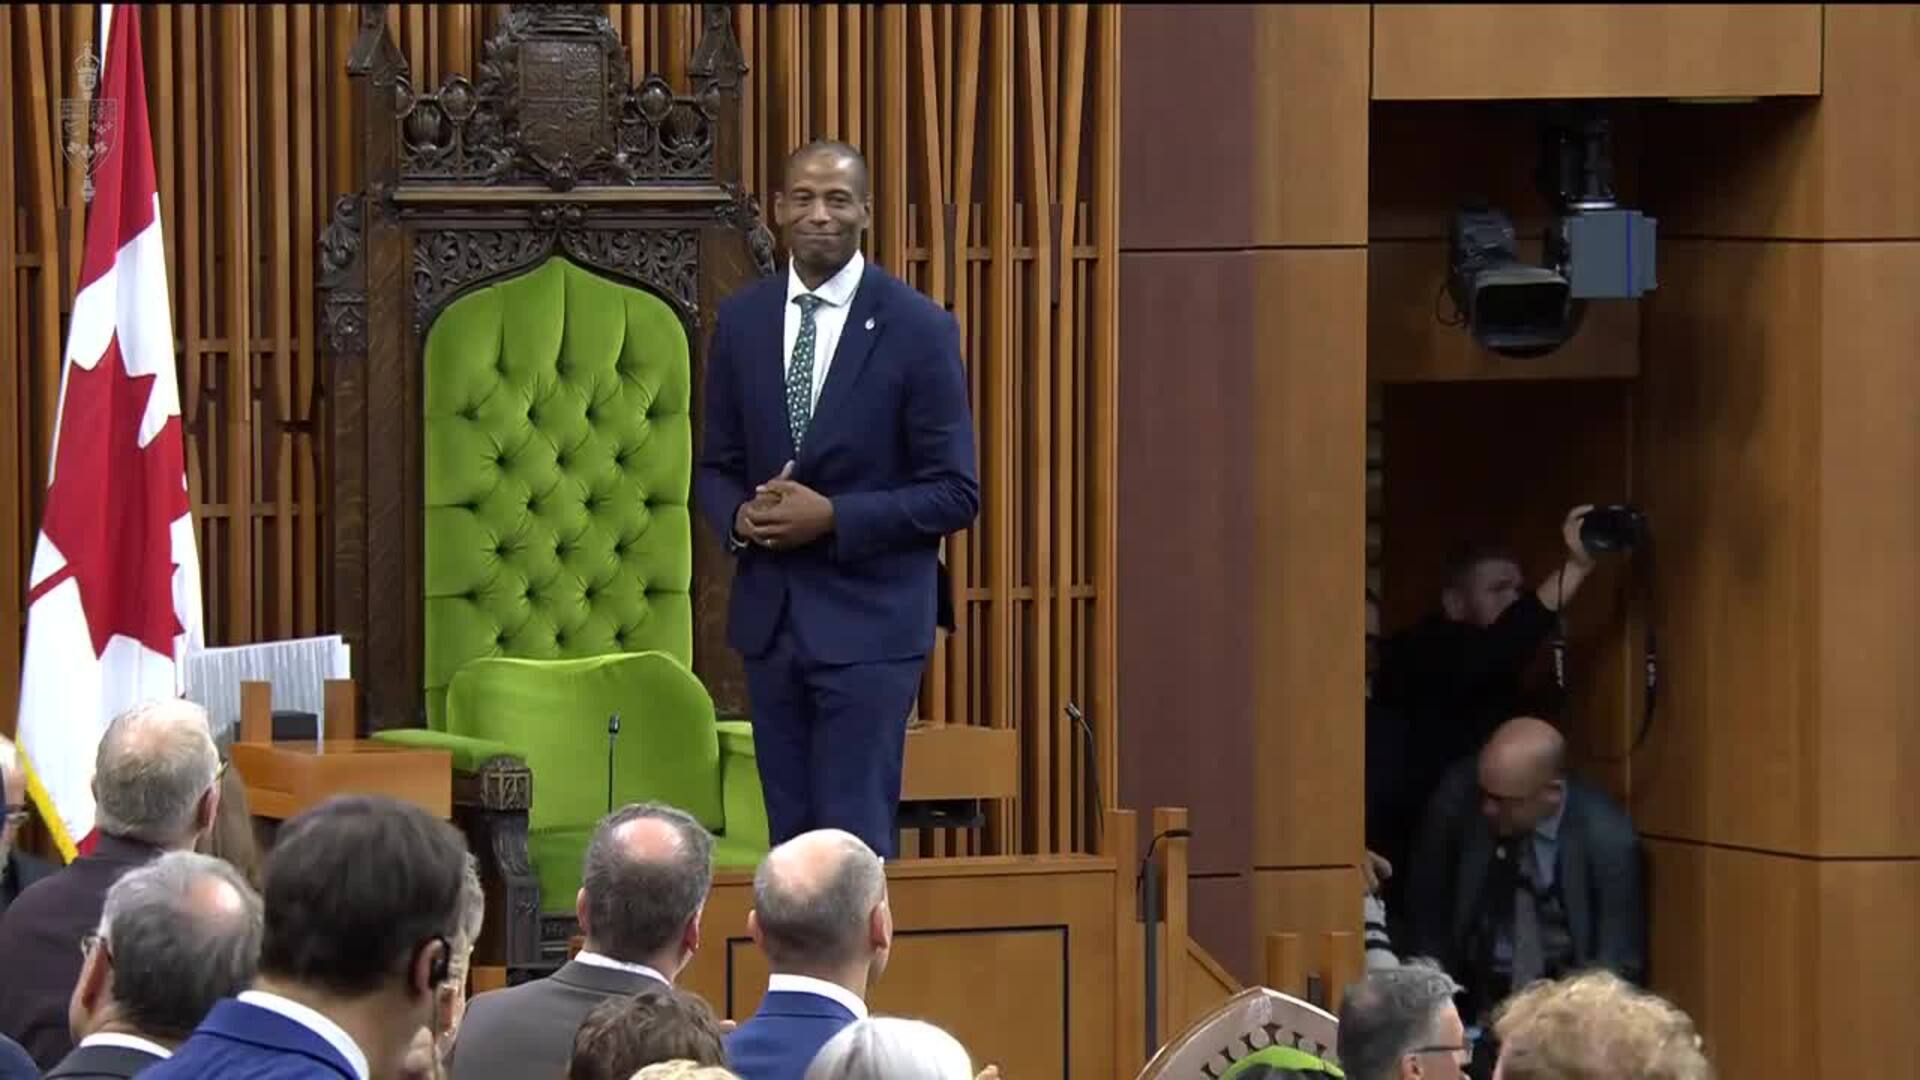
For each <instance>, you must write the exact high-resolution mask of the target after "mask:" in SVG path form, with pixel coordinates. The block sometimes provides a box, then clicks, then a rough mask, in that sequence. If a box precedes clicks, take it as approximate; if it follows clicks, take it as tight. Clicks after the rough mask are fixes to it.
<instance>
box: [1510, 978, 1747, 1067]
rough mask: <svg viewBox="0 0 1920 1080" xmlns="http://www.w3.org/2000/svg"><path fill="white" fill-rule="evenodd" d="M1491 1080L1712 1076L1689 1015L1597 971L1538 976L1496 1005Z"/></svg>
mask: <svg viewBox="0 0 1920 1080" xmlns="http://www.w3.org/2000/svg"><path fill="white" fill-rule="evenodd" d="M1493 1030H1494V1034H1495V1036H1496V1037H1497V1038H1498V1039H1499V1042H1500V1061H1499V1064H1498V1065H1497V1066H1496V1068H1495V1069H1494V1077H1495V1080H1711V1078H1712V1076H1713V1067H1712V1066H1711V1065H1709V1064H1708V1063H1707V1057H1706V1054H1704V1053H1703V1052H1701V1049H1700V1036H1699V1034H1698V1033H1697V1032H1695V1030H1694V1027H1693V1021H1692V1020H1690V1019H1688V1018H1687V1014H1686V1013H1683V1012H1681V1011H1680V1010H1679V1009H1677V1008H1675V1007H1674V1006H1672V1005H1671V1004H1669V1003H1667V1002H1666V1001H1664V1000H1662V999H1661V998H1658V997H1655V996H1654V995H1652V994H1649V993H1646V992H1645V991H1642V990H1637V989H1635V988H1634V987H1632V986H1630V985H1629V984H1627V983H1626V982H1625V981H1624V980H1622V979H1621V978H1620V977H1619V976H1617V975H1613V974H1611V973H1609V972H1604V971H1598V972H1590V973H1587V974H1582V975H1574V976H1571V977H1568V978H1565V979H1560V980H1557V981H1554V982H1538V983H1534V984H1533V985H1532V986H1529V987H1527V988H1526V989H1525V990H1522V991H1520V992H1519V993H1518V994H1515V995H1514V996H1513V997H1512V998H1510V999H1508V1000H1507V1003H1506V1004H1505V1005H1503V1006H1501V1008H1500V1011H1499V1013H1498V1014H1497V1015H1496V1016H1495V1018H1494V1022H1493Z"/></svg>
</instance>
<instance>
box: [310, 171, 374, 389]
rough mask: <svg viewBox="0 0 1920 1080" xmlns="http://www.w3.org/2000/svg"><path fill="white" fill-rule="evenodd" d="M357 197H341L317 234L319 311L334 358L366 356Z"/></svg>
mask: <svg viewBox="0 0 1920 1080" xmlns="http://www.w3.org/2000/svg"><path fill="white" fill-rule="evenodd" d="M360 239H361V235H360V196H358V195H342V196H340V198H339V199H338V200H336V201H335V202H334V204H333V218H332V220H330V221H328V222H327V228H326V231H324V232H322V233H321V234H320V289H321V291H322V292H323V293H324V294H325V296H326V302H325V304H324V305H323V307H322V310H321V323H322V325H323V326H324V327H325V329H324V331H323V333H324V334H325V335H326V345H327V351H328V352H329V353H331V354H333V355H334V356H337V357H343V358H344V357H349V356H365V355H366V354H367V282H366V270H365V267H364V266H362V265H361V261H360Z"/></svg>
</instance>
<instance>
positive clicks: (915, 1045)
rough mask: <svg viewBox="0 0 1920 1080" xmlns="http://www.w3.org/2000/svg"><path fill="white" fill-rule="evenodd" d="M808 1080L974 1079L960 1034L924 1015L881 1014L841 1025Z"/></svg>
mask: <svg viewBox="0 0 1920 1080" xmlns="http://www.w3.org/2000/svg"><path fill="white" fill-rule="evenodd" d="M806 1080H974V1077H973V1061H972V1059H971V1058H969V1057H968V1056H967V1050H966V1047H964V1046H961V1045H960V1040H958V1039H956V1038H954V1037H953V1036H951V1035H949V1034H947V1033H946V1032H945V1031H942V1030H940V1029H939V1028H937V1027H935V1026H933V1025H932V1024H929V1023H927V1022H925V1021H923V1020H905V1019H902V1018H900V1017H897V1016H877V1017H873V1018H871V1019H867V1020H860V1021H856V1022H854V1023H852V1024H849V1025H848V1026H846V1027H844V1028H841V1029H840V1033H839V1034H838V1035H835V1036H834V1037H833V1038H831V1039H829V1040H828V1041H827V1044H826V1045H825V1046H822V1047H821V1048H820V1052H819V1053H818V1054H817V1055H815V1056H814V1059H813V1064H812V1065H810V1066H808V1068H807V1077H806Z"/></svg>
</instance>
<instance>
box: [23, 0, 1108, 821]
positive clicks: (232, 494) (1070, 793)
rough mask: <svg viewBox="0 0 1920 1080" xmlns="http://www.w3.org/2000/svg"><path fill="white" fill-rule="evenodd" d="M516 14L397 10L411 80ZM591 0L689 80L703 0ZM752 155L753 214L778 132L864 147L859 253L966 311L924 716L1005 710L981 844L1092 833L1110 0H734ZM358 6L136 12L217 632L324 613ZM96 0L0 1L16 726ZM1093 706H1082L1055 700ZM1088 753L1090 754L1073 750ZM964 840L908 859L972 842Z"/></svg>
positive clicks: (782, 149)
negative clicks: (338, 276) (953, 525)
mask: <svg viewBox="0 0 1920 1080" xmlns="http://www.w3.org/2000/svg"><path fill="white" fill-rule="evenodd" d="M505 10H506V5H498V4H435V5H395V6H392V7H389V8H388V12H387V18H388V20H389V25H390V27H392V28H393V30H394V31H395V33H396V37H397V39H398V40H399V42H400V46H401V50H402V52H403V53H404V54H405V56H406V58H407V61H408V64H409V68H410V70H411V71H412V72H413V73H414V76H415V81H416V83H417V84H418V85H421V86H438V85H439V83H440V80H441V79H442V78H443V77H444V76H445V75H447V74H449V73H452V72H455V71H468V72H471V71H473V70H474V69H475V68H476V66H477V64H478V61H479V60H480V59H481V58H482V54H481V42H482V41H483V40H484V39H485V37H486V36H487V35H488V34H490V33H491V32H492V31H493V30H494V29H495V27H496V25H497V23H498V20H499V18H500V17H501V15H502V14H503V13H504V12H505ZM607 10H608V11H609V14H610V16H611V18H612V20H613V22H614V25H615V27H616V28H617V29H618V30H619V32H620V33H621V35H622V37H623V39H624V41H625V43H626V44H627V46H628V48H629V49H630V51H631V54H632V62H633V66H634V67H635V68H636V69H637V70H643V71H658V72H660V73H661V74H662V75H663V76H664V77H665V78H666V79H667V80H668V82H669V83H670V84H671V85H672V86H673V87H674V89H676V90H677V91H681V92H684V91H685V90H686V89H687V87H688V86H689V77H688V71H687V58H688V56H689V50H690V47H691V43H692V41H693V40H694V39H695V37H696V36H697V32H698V29H699V27H698V22H697V18H696V14H697V13H696V8H695V6H694V5H690V4H614V5H609V6H608V8H607ZM733 15H734V25H735V28H736V31H737V33H738V36H739V40H740V44H741V47H742V49H743V51H744V53H745V59H746V63H747V67H748V72H747V74H746V76H745V79H744V81H743V83H742V87H741V92H742V97H743V105H742V131H743V139H742V144H741V146H740V160H741V176H742V179H743V183H744V186H745V187H746V189H747V190H748V191H749V192H750V193H752V194H754V195H756V196H758V197H759V198H760V200H761V203H762V205H763V206H765V205H766V204H767V197H768V195H769V193H770V187H771V185H772V184H773V183H774V182H776V181H777V177H778V173H779V169H780V165H781V163H782V161H783V159H784V155H785V153H786V151H787V150H788V149H789V148H790V147H792V146H793V145H795V144H796V143H798V142H800V141H803V140H804V139H806V138H810V137H816V136H819V137H837V138H843V139H848V140H851V141H853V142H855V143H857V144H859V145H861V146H862V147H863V148H864V149H865V150H866V151H867V152H868V155H869V157H870V159H871V163H872V166H873V176H874V209H875V216H874V229H873V232H872V234H871V236H870V238H869V254H870V255H871V256H873V257H875V258H877V259H878V260H879V261H880V262H881V263H882V264H883V265H885V266H887V267H888V268H889V269H891V270H893V271H895V272H896V273H898V274H899V275H900V276H902V277H903V278H905V279H906V280H908V281H909V282H911V283H913V284H914V285H915V286H916V287H918V288H920V289H922V290H923V291H925V292H927V293H928V294H929V295H931V296H933V297H935V298H936V299H937V300H939V301H941V302H942V303H944V304H945V305H947V306H948V307H949V308H950V309H951V310H952V311H953V312H954V314H955V315H956V316H957V317H958V318H959V320H960V325H961V332H962V334H963V336H964V348H965V355H966V358H967V361H968V365H969V369H970V373H971V381H972V392H973V404H974V413H975V420H976V424H977V425H978V430H979V434H980V440H979V444H980V458H981V461H980V464H981V476H982V480H983V509H982V514H981V517H980V519H979V521H978V522H977V523H976V526H975V528H973V529H972V530H970V531H968V532H967V533H964V534H961V535H959V536H957V537H955V538H953V540H951V541H950V542H949V545H948V552H947V558H948V563H949V566H950V567H951V568H952V570H953V573H954V580H955V586H956V590H957V593H958V595H957V600H958V605H957V612H956V614H957V617H958V632H957V633H955V634H953V635H951V636H948V637H945V638H943V640H942V643H941V645H940V646H939V647H938V649H937V650H936V653H935V655H934V657H933V660H932V663H931V664H930V667H929V672H928V677H927V685H926V688H925V691H924V692H923V694H922V697H921V703H920V711H921V713H922V715H923V716H924V717H925V718H926V719H928V720H931V721H935V722H946V723H964V724H982V725H989V726H994V727H1003V728H1015V729H1018V730H1019V731H1020V732H1021V738H1022V743H1023V745H1022V760H1023V769H1024V773H1023V777H1022V786H1021V795H1020V796H1019V797H1018V798H1017V799H1014V800H1008V801H1007V802H1006V803H1005V804H1004V805H1002V806H1000V807H998V808H996V812H995V813H994V815H993V816H992V819H991V821H990V824H989V829H988V831H987V835H986V836H985V837H984V838H983V841H984V842H985V843H987V844H990V845H993V846H995V847H1000V848H1004V849H1009V850H1016V851H1018V850H1025V851H1036V852H1048V851H1062V850H1084V849H1088V848H1092V847H1094V846H1096V842H1097V841H1098V839H1099V836H1098V829H1097V828H1095V827H1094V825H1095V822H1094V821H1092V820H1091V819H1090V818H1089V817H1088V815H1087V814H1086V813H1085V811H1084V810H1083V809H1082V807H1084V806H1086V805H1087V804H1088V803H1089V801H1090V800H1088V799H1087V798H1086V796H1087V794H1088V787H1089V785H1088V783H1087V780H1088V779H1089V777H1097V778H1098V787H1099V789H1100V791H1101V792H1102V793H1104V795H1105V796H1106V797H1107V798H1109V799H1110V798H1111V797H1112V796H1113V794H1114V793H1115V792H1116V790H1117V787H1118V781H1117V774H1116V771H1115V770H1116V726H1115V716H1114V691H1113V686H1114V664H1113V651H1114V623H1113V603H1112V601H1113V596H1114V588H1113V580H1114V579H1113V572H1114V544H1115V540H1114V535H1115V533H1114V524H1113V523H1114V495H1115V491H1114V473H1113V462H1114V447H1115V439H1116V431H1115V419H1114V418H1115V407H1114V403H1115V401H1116V400H1117V399H1116V396H1115V394H1116V391H1115V359H1114V358H1115V311H1116V307H1115V297H1116V294H1117V278H1116V276H1115V273H1116V264H1115V256H1114V251H1115V241H1116V235H1115V230H1116V221H1117V218H1116V214H1117V210H1118V200H1117V191H1118V187H1117V182H1118V174H1117V169H1116V167H1115V164H1114V163H1115V160H1116V154H1117V147H1118V135H1119V133H1118V127H1117V119H1118V109H1119V83H1118V75H1119V72H1118V60H1119V55H1118V32H1119V26H1120V18H1121V12H1120V9H1119V8H1118V7H1115V6H1104V5H1103V6H1092V5H1065V6H1058V7H1045V8H1041V7H1025V6H1017V5H1010V4H1007V5H993V6H982V5H964V6H947V5H932V4H926V5H846V6H836V7H818V8H807V7H800V6H784V5H783V6H774V5H735V6H734V8H733ZM359 17H360V16H359V10H358V8H357V6H356V5H334V6H306V5H295V4H258V5H230V6H210V5H154V6H148V7H146V8H144V9H143V11H142V28H143V33H144V34H145V43H146V57H147V76H148V82H149V99H150V101H151V103H152V104H151V111H152V123H153V129H154V130H153V137H154V151H155V164H156V169H157V172H158V175H159V186H160V203H161V217H162V222H163V225H164V229H165V232H166V238H167V254H168V262H167V265H168V275H169V284H170V287H171V290H172V300H173V309H174V328H175V335H176V338H177V341H178V351H179V352H178V355H179V363H180V379H181V388H182V393H181V401H182V408H183V410H184V413H185V423H186V429H187V469H188V487H189V490H190V492H191V494H192V498H193V508H194V519H195V523H196V526H197V532H198V536H199V541H200V553H201V560H202V563H203V566H204V568H205V570H204V575H203V576H204V580H205V583H206V595H205V605H206V626H207V633H208V637H209V640H210V642H211V643H214V644H223V645H224V644H239V643H245V642H251V641H261V640H273V639H278V638H285V637H292V636H299V635H305V634H313V633H319V632H324V631H327V630H330V629H331V628H332V627H333V626H334V618H335V615H334V613H333V612H332V611H330V610H329V608H328V600H327V597H328V595H329V590H330V586H329V583H328V581H327V577H326V564H327V563H328V561H329V554H330V553H329V551H328V541H327V537H328V536H329V529H330V524H329V521H330V513H331V509H332V508H331V506H330V504H329V500H328V498H327V496H326V494H325V492H326V489H327V484H328V476H329V470H330V468H331V467H332V463H331V462H330V461H329V460H328V459H327V457H326V453H325V448H324V446H323V444H324V441H325V440H324V438H323V434H324V432H325V431H326V427H327V423H328V416H329V409H330V403H331V400H332V398H331V391H332V388H331V387H330V386H329V385H328V384H327V379H326V371H325V369H324V367H323V366H322V364H321V363H320V360H319V353H318V351H317V349H316V341H315V338H316V329H317V328H319V327H320V325H321V324H320V319H321V312H319V311H318V310H317V307H316V291H315V285H316V277H317V274H318V264H319V248H320V234H321V230H322V228H323V226H324V225H325V223H326V217H327V213H328V210H329V209H330V208H331V207H332V205H333V203H334V202H335V200H336V199H337V198H338V197H339V196H340V195H342V194H345V193H346V192H348V191H349V190H351V189H352V188H353V186H354V178H355V176H356V175H357V169H358V167H359V158H358V156H357V155H358V153H359V150H358V147H357V146H356V143H355V139H354V123H353V116H352V107H351V101H350V93H349V84H348V81H347V78H346V62H347V53H348V50H349V48H350V46H351V44H352V41H353V37H354V34H355V30H356V27H357V25H358V20H359ZM97 32H98V31H97V26H96V25H95V18H94V9H93V7H92V6H91V5H71V6H61V5H51V4H22V5H13V6H10V7H8V8H6V9H5V10H4V11H0V61H3V62H0V71H3V72H4V73H3V74H0V80H4V83H3V84H0V85H4V86H5V91H6V96H5V105H4V107H0V160H4V161H5V162H6V163H7V164H6V166H5V167H3V168H0V204H4V205H7V206H10V207H13V208H14V212H13V213H11V214H8V215H5V217H4V220H0V327H4V333H0V423H4V424H5V427H6V430H7V432H8V433H9V434H8V435H7V436H6V438H7V439H8V440H10V441H9V442H8V443H7V448H8V453H6V454H5V455H0V568H3V569H0V730H11V726H12V724H13V715H14V699H15V693H16V691H17V687H18V667H19V655H20V646H21V640H22V632H23V627H24V609H25V595H24V582H25V580H26V571H27V561H28V560H29V559H30V558H31V554H32V544H33V536H34V532H35V530H36V529H37V527H38V520H39V510H40V506H41V501H42V495H41V492H42V491H43V489H44V486H45V483H46V470H47V461H48V458H47V454H48V446H49V443H50V440H51V436H52V425H53V417H54V410H55V405H56V400H57V394H58V388H59V376H60V357H61V351H62V348H63V345H64V341H63V339H64V334H65V321H66V317H67V311H68V308H69V306H70V304H71V300H72V293H73V287H74V283H75V275H76V273H77V270H78V266H79V251H80V241H81V238H82V235H83V233H82V223H83V214H84V211H83V209H82V206H83V204H82V202H81V197H80V188H81V180H82V178H83V176H82V173H81V171H80V168H79V166H77V165H75V164H73V163H72V162H70V161H69V160H68V159H67V158H66V157H65V156H64V155H63V153H62V150H61V146H62V144H63V143H64V141H65V139H64V133H63V131H62V126H61V113H60V105H61V102H62V100H63V99H76V100H77V99H78V98H80V96H81V91H80V88H79V82H78V78H77V76H76V74H75V71H74V61H75V59H76V57H77V56H78V54H79V52H80V46H81V43H83V42H86V41H90V40H94V39H95V38H96V37H97ZM1068 702H1073V703H1075V704H1077V705H1078V706H1079V707H1080V708H1081V709H1082V710H1083V711H1084V713H1085V715H1086V718H1087V720H1088V723H1089V725H1090V729H1091V731H1090V734H1091V740H1089V739H1088V738H1087V734H1088V733H1086V732H1078V731H1076V729H1075V727H1074V725H1072V724H1071V723H1070V722H1069V721H1068V720H1067V718H1066V714H1065V705H1066V704H1067V703H1068ZM1089 741H1090V742H1091V743H1092V745H1093V746H1094V748H1095V750H1094V754H1093V757H1092V762H1091V764H1092V765H1093V768H1091V769H1089V768H1088V765H1089V761H1088V759H1087V757H1086V749H1085V747H1086V745H1087V744H1088V742H1089ZM973 843H974V841H972V840H970V839H968V838H966V837H963V836H942V837H939V838H930V839H929V840H928V841H927V844H928V846H927V848H926V850H929V851H932V852H936V853H948V852H964V851H967V850H969V849H970V847H971V845H972V844H973Z"/></svg>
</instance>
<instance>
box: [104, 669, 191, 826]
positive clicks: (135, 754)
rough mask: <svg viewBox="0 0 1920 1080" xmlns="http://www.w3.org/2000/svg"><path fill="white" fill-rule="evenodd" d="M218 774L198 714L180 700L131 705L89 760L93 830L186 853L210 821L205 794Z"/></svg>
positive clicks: (188, 704)
mask: <svg viewBox="0 0 1920 1080" xmlns="http://www.w3.org/2000/svg"><path fill="white" fill-rule="evenodd" d="M219 771H220V755H219V752H218V751H216V750H215V749H214V746H213V736H212V734H211V732H210V731H209V728H208V720H207V711H206V710H205V709H203V708H201V707H200V706H198V705H195V704H194V703H193V702H191V701H180V700H172V701H151V702H147V703H144V704H141V705H136V706H134V707H133V708H131V709H128V710H127V711H126V712H123V713H121V714H120V715H119V716H116V717H114V719H113V722H112V723H110V724H108V725H107V730H106V733H105V734H104V735H102V736H101V737H100V748H99V750H98V752H97V753H96V754H95V756H94V763H93V800H94V804H95V817H96V818H97V820H98V823H99V826H100V829H101V831H102V832H105V833H110V834H112V835H115V836H126V837H131V838H133V839H135V840H141V841H145V842H146V843H149V844H154V845H156V846H159V847H168V848H176V847H191V846H192V845H193V841H194V837H195V836H196V835H197V834H198V833H199V832H200V830H202V829H204V828H205V827H206V826H207V825H208V824H209V823H210V822H211V821H212V817H213V814H212V811H213V806H212V805H211V802H210V796H209V795H208V792H209V790H210V789H212V787H213V782H214V778H215V776H216V775H217V774H218V773H219ZM216 797H217V796H216Z"/></svg>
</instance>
